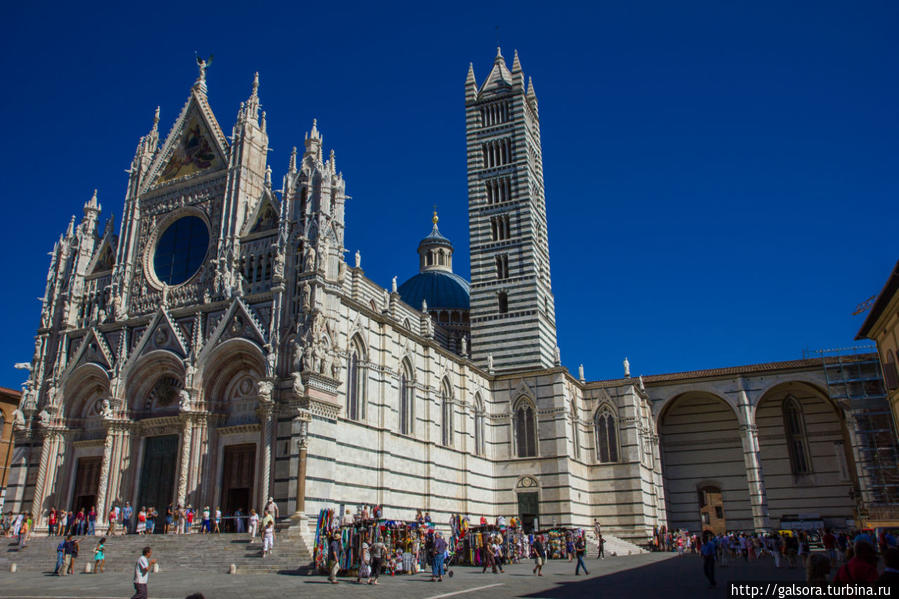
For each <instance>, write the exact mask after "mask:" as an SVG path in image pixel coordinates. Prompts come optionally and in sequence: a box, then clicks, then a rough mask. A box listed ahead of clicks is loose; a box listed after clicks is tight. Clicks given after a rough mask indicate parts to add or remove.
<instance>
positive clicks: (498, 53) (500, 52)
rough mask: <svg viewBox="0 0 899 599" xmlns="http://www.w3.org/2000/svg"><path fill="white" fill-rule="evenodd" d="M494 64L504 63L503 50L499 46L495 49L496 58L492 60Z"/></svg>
mask: <svg viewBox="0 0 899 599" xmlns="http://www.w3.org/2000/svg"><path fill="white" fill-rule="evenodd" d="M494 62H502V63H503V64H505V62H506V61H505V59H503V49H502V48H501V47H499V46H497V47H496V58H495V59H494Z"/></svg>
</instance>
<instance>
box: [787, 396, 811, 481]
mask: <svg viewBox="0 0 899 599" xmlns="http://www.w3.org/2000/svg"><path fill="white" fill-rule="evenodd" d="M783 413H784V432H785V433H786V439H787V448H788V449H789V452H790V467H791V469H792V470H793V474H795V475H799V474H808V473H810V472H811V471H812V462H811V459H810V458H809V453H808V438H807V437H806V433H805V416H804V414H803V412H802V404H800V403H799V402H798V401H797V400H796V398H795V397H787V398H786V399H785V400H784V403H783Z"/></svg>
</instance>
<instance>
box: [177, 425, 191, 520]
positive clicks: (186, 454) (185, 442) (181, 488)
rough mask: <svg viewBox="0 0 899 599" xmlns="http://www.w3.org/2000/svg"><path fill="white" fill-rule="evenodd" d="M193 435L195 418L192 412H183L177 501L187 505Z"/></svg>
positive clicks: (178, 503)
mask: <svg viewBox="0 0 899 599" xmlns="http://www.w3.org/2000/svg"><path fill="white" fill-rule="evenodd" d="M192 436H193V418H191V415H190V414H185V413H182V414H181V460H180V466H179V469H178V493H177V495H176V498H175V503H176V504H177V505H180V506H184V505H187V479H188V476H189V473H190V470H191V468H190V465H191V464H190V462H191V461H190V454H191V451H190V450H191V437H192Z"/></svg>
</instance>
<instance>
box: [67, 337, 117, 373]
mask: <svg viewBox="0 0 899 599" xmlns="http://www.w3.org/2000/svg"><path fill="white" fill-rule="evenodd" d="M89 363H90V364H99V365H100V366H102V367H103V368H105V369H106V370H107V371H111V370H112V367H113V365H114V364H115V358H114V357H113V353H112V350H111V349H110V347H109V344H108V343H107V342H106V338H105V337H104V336H103V335H102V334H101V333H100V332H99V331H97V329H90V330H89V331H88V332H87V334H86V335H85V336H84V337H82V340H81V343H79V344H78V347H77V348H76V349H75V351H74V353H73V354H72V358H71V360H70V361H69V363H68V366H67V367H66V373H70V372H73V371H74V370H75V369H77V368H78V367H79V366H82V365H84V364H89Z"/></svg>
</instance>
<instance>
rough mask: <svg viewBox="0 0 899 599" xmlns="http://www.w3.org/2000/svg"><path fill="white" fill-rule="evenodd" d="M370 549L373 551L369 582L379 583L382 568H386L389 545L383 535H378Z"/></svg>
mask: <svg viewBox="0 0 899 599" xmlns="http://www.w3.org/2000/svg"><path fill="white" fill-rule="evenodd" d="M369 551H370V553H371V572H369V574H368V584H378V578H380V576H381V570H383V569H384V557H385V556H386V555H387V546H386V545H384V542H383V541H382V540H381V537H378V538H377V539H375V542H374V543H372V545H371V548H370V549H369Z"/></svg>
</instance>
